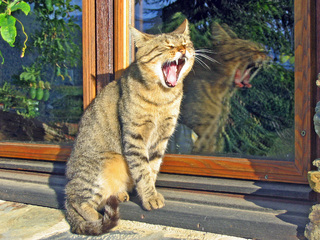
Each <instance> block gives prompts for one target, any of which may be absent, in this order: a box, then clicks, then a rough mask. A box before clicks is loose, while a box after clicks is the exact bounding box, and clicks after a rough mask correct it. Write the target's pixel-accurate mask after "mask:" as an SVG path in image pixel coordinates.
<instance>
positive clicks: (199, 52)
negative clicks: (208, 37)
mask: <svg viewBox="0 0 320 240" xmlns="http://www.w3.org/2000/svg"><path fill="white" fill-rule="evenodd" d="M206 53H208V54H215V52H214V51H212V50H210V49H197V50H195V60H196V61H197V62H198V63H199V64H200V65H201V66H203V67H204V68H207V69H209V70H211V68H210V67H209V65H208V64H207V63H206V62H205V61H204V60H202V59H201V58H205V59H207V60H209V61H210V62H212V63H219V62H218V61H217V60H215V59H214V58H212V57H210V56H209V55H207V54H206ZM200 57H201V58H200Z"/></svg>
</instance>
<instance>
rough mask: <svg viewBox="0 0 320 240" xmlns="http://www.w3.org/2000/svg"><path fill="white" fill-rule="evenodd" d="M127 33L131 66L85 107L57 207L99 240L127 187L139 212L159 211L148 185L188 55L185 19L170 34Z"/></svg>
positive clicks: (170, 127)
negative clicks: (137, 199) (139, 205)
mask: <svg viewBox="0 0 320 240" xmlns="http://www.w3.org/2000/svg"><path fill="white" fill-rule="evenodd" d="M131 33H132V35H133V36H134V39H135V45H136V47H137V53H136V61H135V62H133V63H132V64H131V65H130V66H129V68H128V69H127V70H126V71H125V72H124V74H123V76H122V77H121V79H120V80H119V81H114V82H112V83H110V84H109V85H107V86H106V87H105V88H104V89H103V90H102V91H101V93H100V94H99V95H98V96H97V97H96V99H95V100H94V101H93V102H92V103H91V104H90V106H89V107H88V108H87V110H86V111H85V113H84V115H83V117H82V119H81V122H80V130H79V134H78V136H77V139H76V141H75V144H74V148H73V151H72V153H71V156H70V158H69V161H68V164H67V173H66V175H67V178H68V180H69V181H68V184H67V186H66V204H65V206H66V210H67V219H68V221H69V223H70V225H71V231H72V232H74V233H77V234H85V235H100V234H103V233H105V232H108V231H109V230H110V229H111V228H112V227H114V226H115V225H116V223H117V221H118V219H119V214H118V206H117V205H118V201H127V200H128V199H129V195H128V193H127V192H128V191H131V190H132V188H133V187H134V186H135V187H136V190H137V192H138V194H139V196H140V198H141V201H142V206H143V207H144V208H145V209H146V210H151V209H157V208H161V207H163V206H164V198H163V196H162V195H161V194H160V193H158V192H157V190H156V188H155V181H156V177H157V173H158V172H159V169H160V165H161V162H162V158H163V155H164V153H165V149H166V146H167V142H168V140H169V138H170V136H171V135H172V133H173V131H174V128H175V125H176V123H177V118H178V115H179V109H180V103H181V99H182V88H183V87H182V85H183V84H182V80H183V79H184V78H185V76H186V75H187V74H188V73H189V71H190V70H191V68H192V66H193V61H194V49H193V44H192V43H191V41H190V38H189V29H188V22H187V21H186V20H185V21H184V22H183V24H182V25H181V26H180V27H179V28H177V29H176V30H175V31H174V32H172V33H167V34H161V35H149V34H144V33H141V32H139V31H138V30H136V29H134V28H131ZM183 63H184V65H183ZM172 69H176V70H177V73H179V74H175V73H174V72H172ZM179 71H180V72H179ZM164 72H165V73H164ZM166 75H167V76H169V75H170V76H176V77H170V78H169V77H166ZM175 80H177V81H175ZM101 211H102V213H101Z"/></svg>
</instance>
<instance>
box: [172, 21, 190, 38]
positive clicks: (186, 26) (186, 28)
mask: <svg viewBox="0 0 320 240" xmlns="http://www.w3.org/2000/svg"><path fill="white" fill-rule="evenodd" d="M172 33H175V34H185V35H189V22H188V20H187V19H185V20H184V21H183V23H182V24H181V25H180V26H179V27H178V28H177V29H176V30H174V31H173V32H172Z"/></svg>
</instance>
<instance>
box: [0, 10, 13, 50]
mask: <svg viewBox="0 0 320 240" xmlns="http://www.w3.org/2000/svg"><path fill="white" fill-rule="evenodd" d="M0 26H1V28H0V32H1V36H2V38H3V40H5V41H6V42H7V43H9V45H10V46H11V47H14V45H13V43H14V42H15V40H16V36H17V29H16V19H15V18H14V17H13V16H8V15H7V16H5V17H4V18H1V22H0Z"/></svg>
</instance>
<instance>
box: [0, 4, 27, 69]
mask: <svg viewBox="0 0 320 240" xmlns="http://www.w3.org/2000/svg"><path fill="white" fill-rule="evenodd" d="M18 10H21V11H22V12H23V13H24V14H25V15H28V13H29V12H30V5H29V4H28V3H26V2H24V1H19V0H14V1H6V0H2V1H0V33H1V37H2V39H3V40H4V41H6V42H7V43H8V44H9V45H10V47H14V43H15V41H16V36H17V26H16V23H17V22H18V23H19V24H20V25H21V28H22V31H23V33H24V35H25V37H26V39H25V41H24V46H23V48H22V53H21V57H24V53H25V50H26V48H27V46H26V42H27V40H28V35H27V34H26V32H25V31H24V26H23V23H22V22H21V21H20V20H19V19H18V18H16V17H14V16H13V15H12V14H13V13H14V12H16V11H18ZM0 57H1V58H2V64H3V63H4V57H3V54H2V52H1V50H0Z"/></svg>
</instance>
